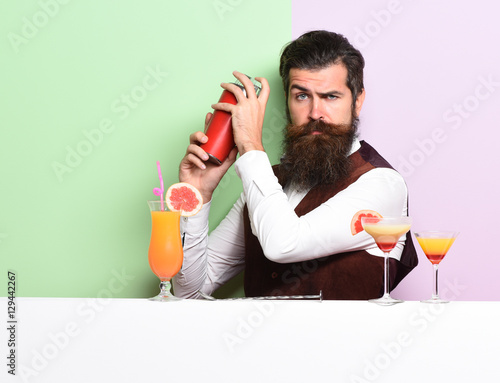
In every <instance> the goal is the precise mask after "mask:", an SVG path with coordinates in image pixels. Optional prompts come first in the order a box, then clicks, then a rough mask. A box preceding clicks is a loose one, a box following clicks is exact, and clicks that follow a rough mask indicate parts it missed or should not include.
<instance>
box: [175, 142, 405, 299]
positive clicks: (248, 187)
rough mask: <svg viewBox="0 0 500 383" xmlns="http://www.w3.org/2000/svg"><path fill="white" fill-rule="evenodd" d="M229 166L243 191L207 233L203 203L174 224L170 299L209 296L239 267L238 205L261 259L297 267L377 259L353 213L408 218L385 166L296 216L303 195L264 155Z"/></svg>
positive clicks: (400, 188) (401, 188) (396, 254)
mask: <svg viewBox="0 0 500 383" xmlns="http://www.w3.org/2000/svg"><path fill="white" fill-rule="evenodd" d="M359 148H360V143H359V141H358V140H355V142H354V145H353V148H352V150H351V152H352V153H353V152H355V151H356V150H358V149H359ZM235 167H236V173H237V174H238V176H239V177H240V178H241V181H242V183H243V193H242V194H241V196H240V197H239V199H238V200H237V201H236V203H235V204H234V206H233V208H232V209H231V210H230V211H229V213H228V214H227V216H226V217H225V218H224V219H223V220H222V221H221V223H220V224H219V226H218V227H217V228H216V229H215V230H213V231H212V233H210V235H208V216H209V212H210V204H211V202H208V203H205V204H204V205H203V207H202V209H201V210H200V212H199V213H198V214H196V215H195V216H193V217H189V218H183V219H182V220H181V233H182V234H183V235H184V262H183V265H182V269H181V271H180V272H179V273H178V274H177V276H176V277H174V280H173V283H174V290H175V294H176V296H179V297H190V298H194V297H198V293H197V292H198V290H201V291H203V292H204V293H206V294H211V293H212V292H213V291H215V290H216V289H217V288H219V287H220V286H221V285H223V284H224V283H225V282H227V281H228V280H229V279H231V278H232V277H234V276H235V275H237V274H238V273H239V272H240V271H242V270H243V268H244V262H245V261H244V260H245V236H244V227H243V207H244V205H245V203H246V204H247V205H248V212H249V218H250V223H251V227H252V232H253V234H254V235H255V236H257V238H258V239H259V242H260V244H261V246H262V249H263V251H264V254H265V255H266V257H267V258H268V259H270V260H271V261H274V262H278V263H291V262H301V261H306V260H310V259H315V258H321V257H324V256H327V255H331V254H336V253H342V252H345V251H353V250H366V251H368V252H369V253H370V254H372V255H376V256H383V253H382V252H381V251H380V250H379V249H378V247H377V245H376V244H375V241H374V240H373V238H372V237H371V236H370V235H369V234H367V233H366V232H364V231H362V232H360V233H358V234H356V235H352V234H351V230H350V225H351V220H352V218H353V216H354V215H355V214H356V213H357V212H359V211H360V210H365V209H369V210H375V211H376V212H378V213H380V214H381V215H382V216H401V215H407V188H406V184H405V182H404V180H403V178H402V177H401V175H400V174H399V173H397V172H396V171H395V170H392V169H388V168H375V169H372V170H370V171H368V172H367V173H365V174H363V175H362V176H361V177H359V179H358V180H357V181H356V182H354V183H352V184H351V185H349V186H348V187H347V188H346V189H344V190H342V191H341V192H339V193H338V194H336V195H335V196H333V197H332V198H330V199H329V200H328V201H326V202H325V203H323V204H322V205H320V206H318V207H317V208H316V209H314V210H312V211H311V212H309V213H307V214H305V215H303V216H301V217H298V216H297V215H296V214H295V212H294V209H295V207H296V206H297V205H298V203H299V202H300V201H301V200H302V198H304V196H305V195H306V194H307V191H301V192H298V191H296V190H295V189H294V188H285V190H283V188H282V187H281V185H280V184H279V183H278V180H277V178H276V177H275V175H274V173H273V170H272V167H271V164H270V162H269V158H268V157H267V155H266V153H265V152H262V151H251V152H247V153H245V154H244V155H242V156H241V157H240V158H238V160H237V161H236V163H235ZM405 238H406V237H405V236H403V237H402V238H401V239H400V241H399V243H398V245H397V246H396V248H395V249H394V250H393V251H392V252H391V257H393V258H395V259H399V258H400V257H401V252H402V250H403V245H404V240H405Z"/></svg>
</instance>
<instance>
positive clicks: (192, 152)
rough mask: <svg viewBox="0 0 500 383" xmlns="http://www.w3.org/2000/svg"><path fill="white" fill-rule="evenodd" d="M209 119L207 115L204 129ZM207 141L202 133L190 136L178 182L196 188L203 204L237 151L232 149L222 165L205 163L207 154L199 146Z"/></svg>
mask: <svg viewBox="0 0 500 383" xmlns="http://www.w3.org/2000/svg"><path fill="white" fill-rule="evenodd" d="M211 117H212V113H208V114H207V117H206V118H205V128H206V126H207V124H208V122H209V121H210V118H211ZM207 140H208V137H207V136H206V135H205V134H204V133H203V132H196V133H193V134H191V135H190V136H189V146H188V148H187V150H186V155H185V156H184V158H183V159H182V161H181V163H180V166H179V181H180V182H187V183H189V184H191V185H193V186H194V187H196V188H197V189H198V190H199V191H200V193H201V195H202V197H203V203H206V202H209V201H210V200H211V199H212V194H213V192H214V190H215V188H216V187H217V185H218V184H219V182H220V180H221V179H222V177H223V176H224V174H226V172H227V170H228V169H229V168H230V167H231V165H232V164H233V163H234V162H235V161H236V155H237V154H238V149H237V148H236V147H234V148H233V150H231V153H230V154H229V157H228V158H227V159H226V160H225V161H224V162H223V163H222V165H215V164H212V163H211V162H205V161H207V160H208V154H207V153H206V152H205V151H204V150H203V149H202V148H201V147H200V144H204V143H205V142H207Z"/></svg>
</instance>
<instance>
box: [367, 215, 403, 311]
mask: <svg viewBox="0 0 500 383" xmlns="http://www.w3.org/2000/svg"><path fill="white" fill-rule="evenodd" d="M361 224H362V225H363V229H364V230H365V231H366V232H367V233H368V234H370V235H371V236H372V237H373V239H374V240H375V243H376V244H377V246H378V247H379V249H380V250H382V251H383V252H384V294H383V295H382V297H380V298H377V299H370V302H373V303H377V304H379V305H383V306H391V305H394V304H396V303H401V302H403V301H402V300H399V299H394V298H392V297H391V296H390V294H389V254H390V252H391V250H392V249H394V247H395V246H396V244H397V243H398V241H399V238H400V237H401V236H402V235H403V234H405V233H406V232H408V230H410V227H411V218H410V217H406V216H404V217H384V218H378V217H362V218H361Z"/></svg>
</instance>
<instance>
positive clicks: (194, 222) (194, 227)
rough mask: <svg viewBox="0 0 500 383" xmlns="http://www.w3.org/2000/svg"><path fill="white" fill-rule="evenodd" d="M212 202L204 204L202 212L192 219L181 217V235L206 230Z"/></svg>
mask: <svg viewBox="0 0 500 383" xmlns="http://www.w3.org/2000/svg"><path fill="white" fill-rule="evenodd" d="M211 202H212V201H208V202H207V203H204V204H203V206H202V207H201V209H200V211H199V212H198V213H196V214H195V215H193V216H191V217H181V226H180V228H181V233H186V232H187V233H190V234H196V233H201V232H203V231H204V230H205V228H206V227H207V225H208V216H209V214H210V204H211Z"/></svg>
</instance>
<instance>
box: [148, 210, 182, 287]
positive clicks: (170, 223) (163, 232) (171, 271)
mask: <svg viewBox="0 0 500 383" xmlns="http://www.w3.org/2000/svg"><path fill="white" fill-rule="evenodd" d="M180 218H181V215H180V213H179V212H173V211H152V212H151V221H152V228H151V240H150V242H149V251H148V259H149V266H150V267H151V270H153V273H155V274H156V276H158V278H160V280H161V281H168V280H170V278H172V277H173V276H174V275H175V274H177V273H178V272H179V270H180V269H181V266H182V260H183V252H182V241H181V233H180V227H179V225H180Z"/></svg>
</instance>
